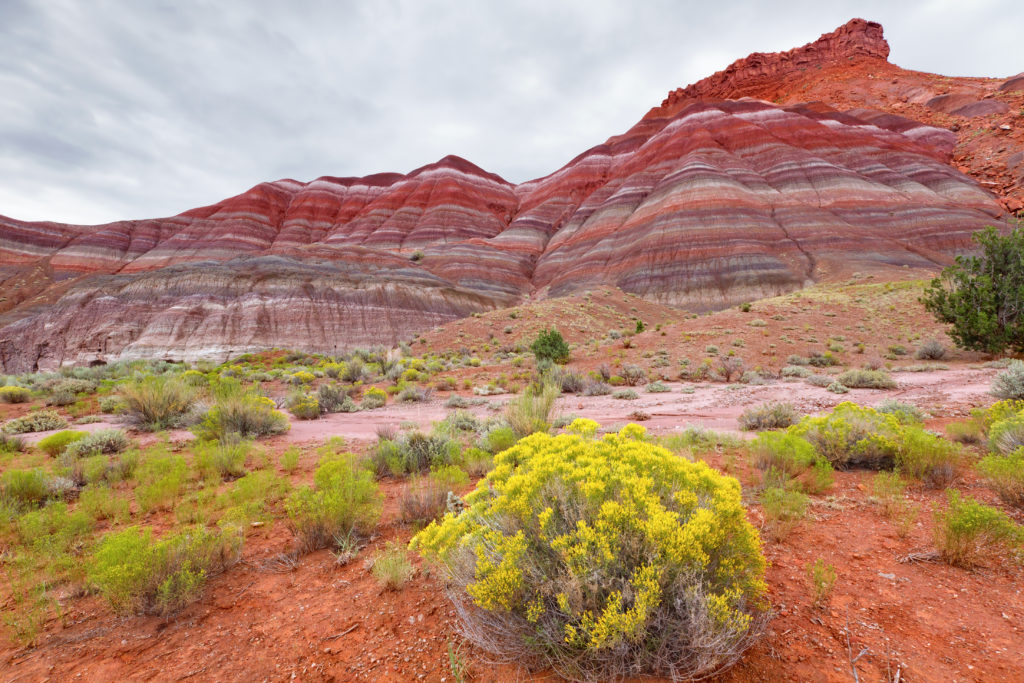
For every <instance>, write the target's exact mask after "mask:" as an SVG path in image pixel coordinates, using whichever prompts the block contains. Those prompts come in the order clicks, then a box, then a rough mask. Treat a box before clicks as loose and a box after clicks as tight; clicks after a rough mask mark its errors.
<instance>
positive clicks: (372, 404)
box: [360, 387, 388, 410]
mask: <svg viewBox="0 0 1024 683" xmlns="http://www.w3.org/2000/svg"><path fill="white" fill-rule="evenodd" d="M387 402H388V395H387V392H385V391H384V390H383V389H378V388H377V387H370V388H369V389H367V390H366V391H364V392H363V400H362V402H361V403H360V407H361V408H362V409H363V410H373V409H374V408H381V407H383V406H384V405H385V404H387Z"/></svg>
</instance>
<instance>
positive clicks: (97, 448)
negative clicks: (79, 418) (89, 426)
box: [63, 429, 131, 460]
mask: <svg viewBox="0 0 1024 683" xmlns="http://www.w3.org/2000/svg"><path fill="white" fill-rule="evenodd" d="M130 445H131V441H130V440H129V439H128V435H127V434H125V433H124V432H123V431H121V430H120V429H99V430H97V431H95V432H91V433H89V434H87V435H86V436H84V437H82V438H81V439H76V440H74V441H72V442H71V443H69V444H68V445H67V447H65V449H64V453H63V456H64V458H66V459H70V460H74V459H77V458H81V457H84V456H86V455H97V454H110V453H120V452H121V451H123V450H125V449H126V448H128V446H130Z"/></svg>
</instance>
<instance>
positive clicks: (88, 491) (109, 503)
mask: <svg viewBox="0 0 1024 683" xmlns="http://www.w3.org/2000/svg"><path fill="white" fill-rule="evenodd" d="M78 507H79V508H80V509H81V510H83V511H84V512H85V513H86V514H87V515H89V517H91V518H92V519H109V520H113V521H122V520H126V519H128V516H129V508H130V506H129V504H128V501H127V500H126V499H125V498H122V497H120V496H118V495H117V494H116V493H115V492H114V491H112V490H111V489H110V487H109V486H105V485H103V486H86V487H85V488H84V489H82V492H81V493H80V494H79V496H78Z"/></svg>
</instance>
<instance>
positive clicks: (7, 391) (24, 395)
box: [0, 386, 31, 403]
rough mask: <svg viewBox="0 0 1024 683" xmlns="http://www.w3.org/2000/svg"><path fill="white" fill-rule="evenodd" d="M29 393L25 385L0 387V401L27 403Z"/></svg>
mask: <svg viewBox="0 0 1024 683" xmlns="http://www.w3.org/2000/svg"><path fill="white" fill-rule="evenodd" d="M30 397H31V394H30V392H29V390H28V389H26V388H25V387H16V386H6V387H0V403H27V402H28V400H29V398H30Z"/></svg>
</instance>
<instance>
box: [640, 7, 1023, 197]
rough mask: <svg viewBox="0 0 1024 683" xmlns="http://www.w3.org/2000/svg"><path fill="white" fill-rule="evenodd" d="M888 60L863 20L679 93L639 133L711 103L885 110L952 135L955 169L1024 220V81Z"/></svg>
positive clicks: (742, 63) (877, 30)
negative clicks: (1021, 169)
mask: <svg viewBox="0 0 1024 683" xmlns="http://www.w3.org/2000/svg"><path fill="white" fill-rule="evenodd" d="M888 54H889V49H888V44H887V43H886V42H885V39H884V38H883V37H882V29H881V27H880V26H879V25H878V24H875V23H873V22H868V21H864V20H863V19H853V20H851V21H850V22H848V23H847V24H845V25H844V26H841V27H839V28H838V29H836V30H835V31H833V32H832V33H827V34H825V35H823V36H822V37H821V38H819V39H818V40H817V41H815V42H813V43H809V44H807V45H805V46H803V47H801V48H797V49H795V50H790V51H789V52H782V53H777V54H771V55H765V54H760V53H755V54H753V55H750V56H749V57H747V58H746V59H741V60H739V61H737V62H735V63H733V64H732V65H731V66H730V67H729V68H728V69H726V70H725V71H721V72H719V73H716V74H714V75H712V76H710V77H708V78H705V79H703V80H701V81H699V82H697V83H694V84H693V85H690V86H688V87H686V88H680V89H677V90H674V91H672V92H670V93H669V94H668V96H667V97H666V98H665V100H664V101H663V102H662V104H661V106H659V107H655V108H654V109H652V110H651V111H650V112H648V114H647V116H646V117H645V120H644V121H642V122H641V123H640V124H638V126H642V125H644V123H645V122H646V121H647V120H649V119H655V120H656V119H659V118H662V117H665V116H671V115H673V114H675V113H677V112H678V111H680V110H681V109H682V108H683V107H686V106H688V105H689V104H692V103H693V102H695V101H699V100H701V99H707V98H723V99H738V98H741V97H756V98H758V99H762V100H767V101H770V102H775V103H779V104H800V103H807V102H815V101H819V102H826V103H828V105H829V106H830V107H831V108H834V109H839V110H856V111H859V112H863V111H865V110H876V111H878V112H884V113H888V114H893V115H897V116H901V117H904V118H906V119H912V120H915V121H917V122H919V124H923V125H927V126H930V127H933V128H932V130H934V129H935V128H939V129H945V130H948V131H950V132H952V133H953V134H954V135H955V136H956V145H955V149H954V150H953V153H952V161H953V163H954V164H955V165H956V166H957V167H958V168H959V169H960V170H962V171H963V172H964V173H967V174H968V175H970V176H972V177H974V178H975V179H976V180H978V182H980V183H981V184H982V185H983V186H984V187H985V188H986V189H988V190H990V191H991V192H993V193H994V194H996V195H997V196H999V197H1000V199H1001V200H1002V201H1003V206H1004V208H1006V209H1007V210H1008V211H1010V212H1012V213H1017V214H1018V215H1022V216H1024V179H1022V178H1021V177H1020V176H1019V175H1017V174H1014V173H1013V172H1012V170H1011V168H1010V166H1011V159H1012V158H1013V157H1014V155H1015V154H1017V153H1020V152H1022V151H1024V117H1022V116H1021V114H1020V113H1021V112H1022V111H1024V76H1021V75H1018V76H1015V77H1012V78H1009V79H1005V80H1003V79H998V78H949V77H947V76H940V75H936V74H929V73H922V72H918V71H909V70H906V69H901V68H900V67H898V66H896V65H894V64H890V63H889V62H888V61H886V60H887V57H888ZM1007 66H1008V67H1009V68H1010V69H1014V70H1015V69H1017V68H1019V67H1020V65H1019V64H1008V65H1007Z"/></svg>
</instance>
